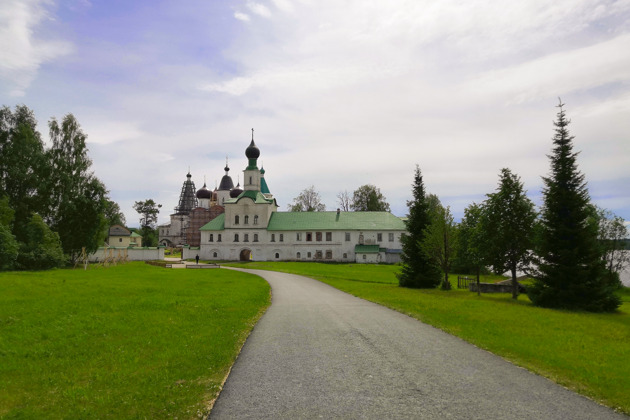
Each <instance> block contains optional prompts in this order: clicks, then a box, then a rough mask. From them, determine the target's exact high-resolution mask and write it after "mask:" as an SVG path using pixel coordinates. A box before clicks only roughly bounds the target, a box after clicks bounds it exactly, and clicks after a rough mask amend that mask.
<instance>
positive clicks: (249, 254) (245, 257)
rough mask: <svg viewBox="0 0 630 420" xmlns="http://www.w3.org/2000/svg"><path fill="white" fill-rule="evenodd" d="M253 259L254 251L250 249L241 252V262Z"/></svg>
mask: <svg viewBox="0 0 630 420" xmlns="http://www.w3.org/2000/svg"><path fill="white" fill-rule="evenodd" d="M251 257H252V251H250V250H249V249H244V250H242V251H241V255H240V260H241V261H249V260H250V258H251Z"/></svg>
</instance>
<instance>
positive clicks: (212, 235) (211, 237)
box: [208, 233, 214, 242]
mask: <svg viewBox="0 0 630 420" xmlns="http://www.w3.org/2000/svg"><path fill="white" fill-rule="evenodd" d="M208 242H214V234H212V233H211V234H210V239H209V240H208Z"/></svg>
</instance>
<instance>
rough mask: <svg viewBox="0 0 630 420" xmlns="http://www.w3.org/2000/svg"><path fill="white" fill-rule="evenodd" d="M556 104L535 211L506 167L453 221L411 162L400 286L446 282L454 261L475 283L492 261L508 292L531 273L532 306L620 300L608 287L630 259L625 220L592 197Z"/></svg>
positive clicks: (598, 307)
mask: <svg viewBox="0 0 630 420" xmlns="http://www.w3.org/2000/svg"><path fill="white" fill-rule="evenodd" d="M559 108H560V111H559V112H558V115H557V120H556V121H555V122H554V125H555V136H554V138H553V144H554V148H553V152H552V154H551V155H550V156H549V157H550V160H551V173H550V175H549V176H548V177H544V178H543V181H544V189H543V196H544V205H543V207H542V210H541V212H540V214H538V213H536V211H535V208H534V204H533V203H532V202H531V200H530V199H529V198H527V195H526V191H524V189H523V184H522V182H521V181H520V179H519V177H518V176H517V175H515V174H513V173H512V172H511V171H510V170H509V169H507V168H504V169H502V170H501V174H500V177H499V186H498V188H497V190H496V192H494V193H491V194H488V195H487V198H486V200H485V201H484V202H483V203H482V204H475V203H473V204H471V205H470V206H469V207H468V208H467V209H466V211H465V214H464V218H463V219H462V222H461V223H460V224H459V225H457V224H455V223H454V222H453V218H452V216H451V215H450V211H449V209H448V207H446V208H444V207H443V206H442V205H441V204H440V202H439V199H438V198H437V197H436V196H434V195H431V194H426V193H425V190H424V184H423V180H422V176H421V174H420V169H419V168H418V167H416V173H415V177H414V184H413V190H412V192H413V200H412V201H409V202H408V203H407V204H408V206H409V215H408V219H407V230H408V234H407V235H406V236H405V237H404V238H403V241H402V243H403V255H402V270H401V273H400V274H399V275H398V279H399V284H400V286H404V287H427V288H432V287H436V286H437V284H438V283H439V277H440V272H441V273H442V274H443V275H444V280H443V281H442V287H443V288H445V289H446V288H448V287H449V286H450V284H446V283H448V273H449V271H451V270H452V267H453V266H456V267H457V269H458V270H465V271H467V272H473V273H476V275H477V282H479V274H480V273H481V271H483V270H484V269H485V268H486V267H490V268H492V269H493V271H495V272H497V273H503V272H505V271H508V272H510V274H511V278H512V286H513V287H512V296H513V297H514V298H517V296H518V288H517V286H518V284H517V280H516V273H517V271H522V272H525V273H528V274H530V275H531V276H532V277H533V278H534V284H533V286H530V287H528V288H527V293H528V295H529V297H530V299H531V301H532V302H533V303H534V304H535V305H538V306H543V307H551V308H562V309H570V310H587V311H594V312H604V311H614V310H615V309H616V308H617V307H618V306H619V305H620V299H619V298H618V297H617V296H616V295H615V293H614V291H615V289H616V288H618V287H619V286H620V281H619V274H618V273H619V272H620V271H622V270H623V269H625V267H627V266H628V264H629V263H630V254H629V253H628V252H627V251H624V252H622V250H624V249H625V245H626V242H627V237H628V229H627V227H626V225H625V224H624V221H623V219H621V218H620V217H617V216H615V215H614V214H613V213H611V212H609V211H606V210H602V209H598V208H597V207H595V206H593V205H592V204H591V203H590V198H589V195H588V190H587V188H586V182H585V177H584V175H583V174H581V173H580V172H579V171H578V169H577V153H575V152H573V144H572V141H573V136H571V135H570V134H569V131H568V129H567V126H568V124H569V120H567V118H566V116H565V112H564V109H563V104H560V105H559ZM436 273H437V274H436Z"/></svg>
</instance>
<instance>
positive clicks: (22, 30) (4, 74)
mask: <svg viewBox="0 0 630 420" xmlns="http://www.w3.org/2000/svg"><path fill="white" fill-rule="evenodd" d="M50 6H51V2H49V1H45V0H41V1H38V0H7V1H5V2H4V3H3V6H2V8H1V9H0V51H2V60H1V61H0V80H2V81H3V82H4V83H3V85H5V87H4V89H6V90H8V91H9V94H10V95H11V96H23V95H24V94H25V92H26V90H27V89H28V87H29V86H30V84H31V82H32V81H33V79H34V78H35V77H36V76H37V72H38V70H39V68H40V67H41V66H42V64H44V63H46V62H50V61H53V60H55V59H57V58H59V57H62V56H65V55H68V54H70V53H71V52H72V51H73V46H72V44H70V43H69V42H67V41H63V40H60V39H55V38H54V37H53V38H44V37H38V36H36V35H35V34H36V33H37V29H38V28H40V27H41V26H42V25H43V24H44V23H46V22H47V21H50V20H52V19H53V18H52V15H51V14H50V12H49V10H48V9H49V8H50Z"/></svg>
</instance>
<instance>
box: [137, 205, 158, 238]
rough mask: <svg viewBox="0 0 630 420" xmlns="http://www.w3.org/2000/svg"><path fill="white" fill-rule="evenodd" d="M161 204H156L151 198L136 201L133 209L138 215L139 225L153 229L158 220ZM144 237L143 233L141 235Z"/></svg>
mask: <svg viewBox="0 0 630 420" xmlns="http://www.w3.org/2000/svg"><path fill="white" fill-rule="evenodd" d="M160 208H162V205H161V204H157V203H156V202H155V201H153V199H151V198H148V199H146V200H144V201H136V202H135V203H134V205H133V209H134V210H135V211H136V212H138V214H139V215H140V226H142V227H143V228H145V227H148V228H151V229H153V228H154V227H155V224H156V223H157V220H158V214H159V213H160ZM142 236H143V237H144V235H142Z"/></svg>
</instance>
